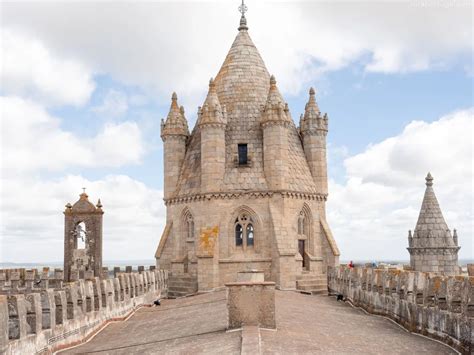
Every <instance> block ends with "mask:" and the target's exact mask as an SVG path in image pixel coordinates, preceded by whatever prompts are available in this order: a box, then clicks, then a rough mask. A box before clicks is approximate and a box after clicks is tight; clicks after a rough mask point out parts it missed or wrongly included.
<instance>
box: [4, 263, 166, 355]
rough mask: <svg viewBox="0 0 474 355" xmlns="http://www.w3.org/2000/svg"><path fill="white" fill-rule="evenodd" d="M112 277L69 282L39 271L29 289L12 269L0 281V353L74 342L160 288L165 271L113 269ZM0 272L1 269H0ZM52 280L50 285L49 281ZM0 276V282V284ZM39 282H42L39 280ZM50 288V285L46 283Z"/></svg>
mask: <svg viewBox="0 0 474 355" xmlns="http://www.w3.org/2000/svg"><path fill="white" fill-rule="evenodd" d="M114 273H115V277H114V278H110V279H106V278H103V279H100V278H98V277H93V278H90V279H88V280H78V281H74V282H70V283H64V284H62V282H60V279H59V278H57V279H56V278H54V279H49V278H48V277H47V275H42V278H41V279H40V280H41V281H40V283H36V282H35V284H34V285H32V287H30V288H28V289H27V288H22V287H18V285H16V286H15V287H16V289H15V290H14V289H12V288H11V287H12V284H11V282H17V281H18V280H17V278H18V277H17V272H13V280H12V273H10V275H9V280H6V281H5V280H4V281H3V284H2V285H1V286H2V292H1V293H3V294H0V354H50V353H53V352H54V351H56V350H59V349H62V348H65V347H68V346H71V345H75V344H79V343H81V342H82V341H84V340H85V339H86V338H88V337H90V336H91V335H93V334H94V333H95V332H97V331H98V330H99V329H100V328H102V327H103V326H104V325H105V324H106V323H107V322H109V321H113V320H121V319H125V318H126V317H127V316H128V315H129V314H131V312H133V311H134V310H135V309H136V308H137V307H139V306H142V305H149V304H152V303H153V301H154V300H156V299H157V298H158V297H160V296H161V295H162V294H163V293H166V291H167V288H168V272H167V271H164V270H155V269H154V268H153V267H151V268H150V270H144V267H139V269H138V272H131V267H127V268H126V270H125V272H122V271H121V270H120V269H118V268H115V269H114ZM0 275H3V276H2V277H3V278H4V279H6V277H4V276H5V275H6V273H2V272H0ZM52 280H54V282H59V283H56V284H55V286H57V287H52V284H50V283H49V281H52ZM1 282H2V281H0V283H1ZM41 283H42V284H41ZM51 287H52V288H51Z"/></svg>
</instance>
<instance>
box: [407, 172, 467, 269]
mask: <svg viewBox="0 0 474 355" xmlns="http://www.w3.org/2000/svg"><path fill="white" fill-rule="evenodd" d="M425 180H426V190H425V195H424V197H423V202H422V204H421V210H420V214H419V216H418V221H417V223H416V227H415V230H414V232H413V237H412V236H411V232H409V236H408V238H409V245H410V246H409V248H408V251H409V252H410V260H411V264H412V267H413V268H414V269H415V270H417V271H428V272H444V273H457V272H458V271H459V270H458V265H457V253H458V250H459V249H460V248H459V247H458V246H457V243H456V241H455V240H454V238H453V236H452V235H451V231H450V230H449V228H448V225H447V224H446V221H445V220H444V217H443V213H442V212H441V208H440V207H439V203H438V200H437V198H436V195H435V193H434V190H433V177H432V176H431V174H430V173H428V175H427V176H426V178H425ZM456 239H457V234H456Z"/></svg>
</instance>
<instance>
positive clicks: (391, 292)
mask: <svg viewBox="0 0 474 355" xmlns="http://www.w3.org/2000/svg"><path fill="white" fill-rule="evenodd" d="M473 286H474V277H462V276H438V275H435V274H430V273H424V272H413V271H401V270H381V269H370V268H353V269H350V268H348V267H345V266H339V267H330V268H329V269H328V287H329V291H330V292H332V293H338V294H342V295H344V297H345V298H346V299H348V300H349V301H350V302H351V303H353V304H354V305H355V306H358V307H361V308H363V309H365V310H366V311H367V312H370V313H373V314H378V315H383V316H387V317H389V318H391V319H393V320H394V321H396V322H397V323H399V324H401V325H402V326H404V327H405V328H406V329H408V330H409V331H411V332H416V333H420V334H423V335H426V336H429V337H431V338H435V339H438V340H441V341H443V342H445V343H447V344H449V345H451V346H453V347H454V348H456V349H457V350H459V351H460V352H462V353H463V354H471V353H473V352H474V345H473V342H474V334H473V331H474V329H473V327H474V287H473Z"/></svg>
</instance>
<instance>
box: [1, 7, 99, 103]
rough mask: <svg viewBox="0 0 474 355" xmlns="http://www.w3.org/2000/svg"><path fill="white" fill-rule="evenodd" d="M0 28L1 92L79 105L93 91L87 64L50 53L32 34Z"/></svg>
mask: <svg viewBox="0 0 474 355" xmlns="http://www.w3.org/2000/svg"><path fill="white" fill-rule="evenodd" d="M2 7H3V5H2ZM0 31H1V32H0V35H1V37H2V45H1V50H2V55H1V56H0V67H1V68H2V69H1V70H0V81H1V82H2V91H3V94H9V95H22V96H24V97H30V98H34V99H37V100H41V101H43V102H44V103H47V104H71V105H76V106H78V105H82V104H84V103H86V102H87V101H88V99H89V97H90V95H91V93H92V91H94V82H93V80H92V72H91V70H90V69H89V68H87V67H86V66H84V65H83V64H82V63H81V62H79V61H77V60H75V59H68V58H65V57H60V56H58V55H56V54H55V53H52V52H51V51H50V50H49V49H48V48H46V47H45V46H44V44H43V43H42V42H41V41H40V40H39V39H37V38H35V37H34V36H31V37H30V36H27V35H25V34H22V33H20V32H18V31H12V30H10V29H5V28H2V29H0Z"/></svg>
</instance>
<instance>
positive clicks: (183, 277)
mask: <svg viewBox="0 0 474 355" xmlns="http://www.w3.org/2000/svg"><path fill="white" fill-rule="evenodd" d="M169 279H170V280H180V281H196V277H195V276H190V275H173V276H170V278H169Z"/></svg>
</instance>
